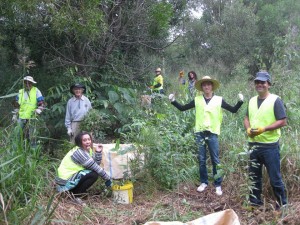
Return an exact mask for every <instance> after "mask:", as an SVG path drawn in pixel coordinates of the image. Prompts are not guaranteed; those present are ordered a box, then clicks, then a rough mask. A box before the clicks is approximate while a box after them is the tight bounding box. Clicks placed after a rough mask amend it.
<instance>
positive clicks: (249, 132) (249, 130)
mask: <svg viewBox="0 0 300 225" xmlns="http://www.w3.org/2000/svg"><path fill="white" fill-rule="evenodd" d="M247 135H248V136H249V137H251V138H253V137H254V135H253V134H252V132H251V128H250V127H249V128H248V129H247Z"/></svg>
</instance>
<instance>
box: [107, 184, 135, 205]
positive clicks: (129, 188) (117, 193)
mask: <svg viewBox="0 0 300 225" xmlns="http://www.w3.org/2000/svg"><path fill="white" fill-rule="evenodd" d="M112 191H113V199H114V202H116V203H121V204H130V203H132V200H133V184H132V182H130V181H127V182H125V184H124V185H117V184H115V185H113V186H112Z"/></svg>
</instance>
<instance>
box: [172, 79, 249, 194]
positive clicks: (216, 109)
mask: <svg viewBox="0 0 300 225" xmlns="http://www.w3.org/2000/svg"><path fill="white" fill-rule="evenodd" d="M219 86H220V83H219V82H218V81H217V80H215V79H212V78H211V77H210V76H204V77H202V79H200V80H198V81H197V82H196V84H195V88H196V89H197V90H198V91H202V92H203V95H199V96H196V97H195V99H194V100H192V101H191V102H190V103H188V104H185V105H181V104H179V103H178V102H177V101H176V100H175V96H174V94H170V95H169V100H170V101H171V104H172V105H174V106H175V107H176V108H177V109H179V110H180V111H185V110H188V109H192V108H195V110H196V113H195V114H196V121H195V139H196V143H197V145H198V159H199V167H200V168H199V169H200V183H201V184H200V186H199V187H198V188H197V191H198V192H203V191H204V190H205V189H206V187H207V185H208V175H207V167H206V150H207V148H208V150H209V154H210V157H211V161H212V165H213V176H214V186H215V188H216V194H217V195H222V193H223V192H222V188H221V183H222V177H221V176H220V175H219V174H217V172H218V171H217V169H218V166H220V160H219V141H218V136H219V135H220V129H221V123H222V108H223V109H226V110H228V111H229V112H232V113H236V112H237V111H238V110H239V108H240V107H241V106H242V104H243V99H244V97H243V95H242V94H241V93H240V94H238V98H239V101H238V102H237V103H236V105H235V106H231V105H229V104H228V103H226V101H225V100H224V99H223V97H221V96H217V95H215V94H214V91H215V90H216V89H217V88H219Z"/></svg>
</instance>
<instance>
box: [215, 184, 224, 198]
mask: <svg viewBox="0 0 300 225" xmlns="http://www.w3.org/2000/svg"><path fill="white" fill-rule="evenodd" d="M216 194H217V195H219V196H220V195H222V194H223V192H222V188H221V186H219V187H216Z"/></svg>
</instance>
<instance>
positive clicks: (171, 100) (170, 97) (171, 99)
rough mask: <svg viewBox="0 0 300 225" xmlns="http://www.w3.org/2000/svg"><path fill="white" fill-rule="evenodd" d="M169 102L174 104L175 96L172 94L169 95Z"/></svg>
mask: <svg viewBox="0 0 300 225" xmlns="http://www.w3.org/2000/svg"><path fill="white" fill-rule="evenodd" d="M169 100H170V102H174V101H175V95H174V94H170V95H169Z"/></svg>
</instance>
